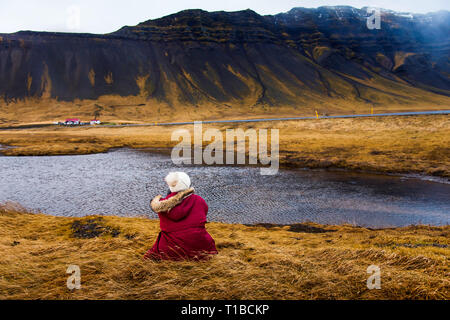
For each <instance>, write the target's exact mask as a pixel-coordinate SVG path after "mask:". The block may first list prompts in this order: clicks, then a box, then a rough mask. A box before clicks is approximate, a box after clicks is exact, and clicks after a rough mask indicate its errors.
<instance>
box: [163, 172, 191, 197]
mask: <svg viewBox="0 0 450 320" xmlns="http://www.w3.org/2000/svg"><path fill="white" fill-rule="evenodd" d="M165 180H166V182H167V185H168V186H169V189H170V191H171V192H180V191H183V190H186V189H188V188H189V187H190V186H191V179H190V178H189V176H188V175H187V174H186V173H184V172H181V171H178V172H169V174H168V175H167V177H166V179H165Z"/></svg>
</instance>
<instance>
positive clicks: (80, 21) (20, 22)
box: [0, 0, 450, 33]
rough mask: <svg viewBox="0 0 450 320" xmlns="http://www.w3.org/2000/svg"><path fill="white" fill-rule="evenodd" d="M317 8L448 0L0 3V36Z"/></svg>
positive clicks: (429, 6)
mask: <svg viewBox="0 0 450 320" xmlns="http://www.w3.org/2000/svg"><path fill="white" fill-rule="evenodd" d="M323 5H351V6H353V7H356V8H361V7H365V6H369V7H380V8H387V9H392V10H396V11H404V12H413V13H427V12H431V11H438V10H449V11H450V1H449V0H426V1H424V0H420V1H418V0H370V1H365V0H352V1H348V0H337V1H335V0H309V1H294V0H220V1H216V0H163V1H159V0H0V33H9V32H16V31H19V30H34V31H61V32H90V33H108V32H113V31H116V30H117V29H119V28H120V27H122V26H124V25H136V24H138V23H139V22H142V21H145V20H148V19H154V18H159V17H162V16H165V15H168V14H171V13H175V12H178V11H181V10H184V9H204V10H208V11H218V10H225V11H237V10H244V9H248V8H250V9H252V10H254V11H256V12H258V13H259V14H276V13H280V12H286V11H288V10H290V9H291V8H293V7H308V8H312V7H318V6H323Z"/></svg>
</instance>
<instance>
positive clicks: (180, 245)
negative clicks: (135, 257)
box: [144, 190, 217, 260]
mask: <svg viewBox="0 0 450 320" xmlns="http://www.w3.org/2000/svg"><path fill="white" fill-rule="evenodd" d="M192 192H193V190H192ZM177 194H178V193H177V192H172V193H170V194H168V195H167V196H166V197H165V198H162V199H159V201H162V202H160V203H158V204H162V203H163V202H164V201H165V200H168V199H170V198H172V197H174V196H175V195H177ZM179 196H180V195H179ZM175 198H176V197H175ZM175 198H174V199H175ZM174 199H171V200H174ZM155 200H157V199H154V200H153V201H155ZM153 201H152V208H153ZM180 201H181V203H179V204H177V205H176V206H174V207H173V208H171V209H169V210H167V211H164V212H158V215H159V221H160V228H161V232H160V233H159V235H158V238H157V239H156V242H155V244H154V245H153V247H152V248H151V249H150V250H148V251H147V253H146V254H145V255H144V259H156V260H158V259H167V260H183V259H195V260H198V259H203V258H206V257H208V254H217V249H216V245H215V242H214V240H213V238H212V237H211V236H210V235H209V233H208V232H207V231H206V228H205V223H206V215H207V213H208V205H207V204H206V202H205V200H204V199H203V198H202V197H200V196H198V195H196V194H193V193H192V194H190V195H188V196H187V197H185V198H184V199H182V200H180ZM168 202H169V201H166V203H168ZM154 210H155V209H154Z"/></svg>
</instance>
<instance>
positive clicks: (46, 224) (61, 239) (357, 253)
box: [0, 204, 450, 299]
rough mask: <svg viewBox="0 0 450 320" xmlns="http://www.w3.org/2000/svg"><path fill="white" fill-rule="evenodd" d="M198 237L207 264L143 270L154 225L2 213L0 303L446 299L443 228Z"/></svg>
mask: <svg viewBox="0 0 450 320" xmlns="http://www.w3.org/2000/svg"><path fill="white" fill-rule="evenodd" d="M75 221H78V222H79V223H81V224H89V223H92V222H95V223H97V224H98V226H100V230H102V231H103V234H100V235H98V236H97V237H93V238H88V239H87V238H77V237H75V234H74V230H73V229H72V227H71V226H72V224H73V223H74V222H75ZM314 227H315V228H317V229H315V230H318V231H321V233H311V230H313V229H314ZM207 229H208V231H209V232H210V233H211V235H212V236H213V237H214V238H215V240H216V244H217V247H218V249H219V255H217V256H215V257H213V258H212V259H211V260H209V261H206V262H190V261H185V262H167V261H166V262H151V261H143V260H142V255H143V254H144V253H145V251H146V250H147V249H148V248H149V247H150V246H151V245H152V243H153V241H154V240H155V238H156V236H157V233H158V231H159V227H158V222H157V221H156V220H149V219H146V218H125V217H115V216H105V217H92V216H91V217H84V218H64V217H54V216H48V215H43V214H30V213H27V212H26V211H24V210H22V209H21V208H18V207H17V206H13V205H11V204H6V205H3V206H1V207H0V249H1V253H2V258H1V259H0V299H449V298H450V281H449V279H450V277H449V276H450V273H449V271H450V270H449V263H448V262H449V258H450V249H449V248H448V246H449V245H450V240H449V239H450V237H449V236H450V226H444V227H428V226H414V227H413V226H411V227H406V228H398V229H384V230H369V229H364V228H358V227H351V226H320V225H315V224H304V225H300V227H297V229H299V230H297V231H300V232H294V231H292V230H291V231H290V227H288V226H284V227H272V228H265V227H262V226H244V225H237V224H222V223H209V224H208V225H207ZM111 230H114V231H115V232H118V235H116V236H113V235H114V234H115V233H114V232H111ZM324 231H328V232H324ZM71 264H75V265H79V266H80V269H81V289H80V290H73V291H70V290H69V289H67V287H66V281H67V278H68V277H69V275H68V274H66V270H67V267H68V266H69V265H71ZM372 264H374V265H378V266H379V267H380V268H381V289H380V290H376V289H373V290H369V289H367V287H366V281H367V278H368V277H369V274H367V272H366V270H367V267H368V266H369V265H372Z"/></svg>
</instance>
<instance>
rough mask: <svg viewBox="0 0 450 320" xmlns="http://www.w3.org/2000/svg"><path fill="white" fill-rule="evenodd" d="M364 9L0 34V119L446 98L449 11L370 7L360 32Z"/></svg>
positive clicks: (211, 15) (342, 106) (232, 111)
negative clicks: (377, 19) (377, 22)
mask: <svg viewBox="0 0 450 320" xmlns="http://www.w3.org/2000/svg"><path fill="white" fill-rule="evenodd" d="M369 15H370V13H368V12H367V9H366V8H362V9H356V8H353V7H348V6H338V7H319V8H317V9H306V8H294V9H292V10H290V11H289V12H286V13H280V14H276V15H268V16H261V15H258V14H257V13H255V12H254V11H251V10H245V11H238V12H223V11H220V12H207V11H203V10H185V11H181V12H179V13H176V14H172V15H169V16H166V17H163V18H160V19H155V20H148V21H145V22H142V23H140V24H138V25H136V26H131V27H130V26H125V27H123V28H121V29H120V30H118V31H116V32H112V33H109V34H103V35H97V34H74V33H54V32H32V31H20V32H17V33H13V34H0V97H1V99H0V100H1V102H0V120H1V118H3V121H4V122H5V121H8V120H15V121H20V118H24V117H25V115H26V114H33V116H32V117H30V120H32V119H35V120H44V119H50V118H52V119H53V118H55V117H60V116H64V114H67V112H70V113H71V114H73V115H75V114H81V115H87V114H90V113H92V112H94V111H95V109H96V108H97V109H101V110H102V112H103V114H104V115H107V116H108V117H110V118H120V119H123V120H140V119H150V118H152V119H153V118H154V119H156V118H158V117H159V118H161V117H162V118H171V117H172V118H177V117H179V118H180V119H181V118H189V117H194V116H198V117H201V118H205V117H220V116H224V117H226V116H232V115H237V114H239V113H240V112H241V113H244V112H245V113H246V114H249V115H250V116H254V115H259V114H267V113H271V114H299V113H302V112H310V111H309V110H310V109H311V108H319V109H320V110H322V111H324V112H330V113H333V112H334V113H339V112H347V111H353V112H356V111H358V110H367V108H368V106H372V107H376V108H379V109H389V108H390V107H391V106H398V108H399V109H407V108H408V106H412V105H414V106H416V105H422V106H423V108H425V107H430V106H442V105H444V106H448V102H449V101H450V98H449V97H450V60H449V57H450V37H449V34H450V12H447V11H440V12H435V13H429V14H405V13H397V12H393V11H389V10H381V28H380V29H372V30H371V29H369V28H368V27H367V25H366V21H367V17H368V16H369ZM423 108H422V109H423ZM180 110H181V111H182V112H183V115H181V113H174V111H180ZM12 115H13V116H12Z"/></svg>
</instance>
